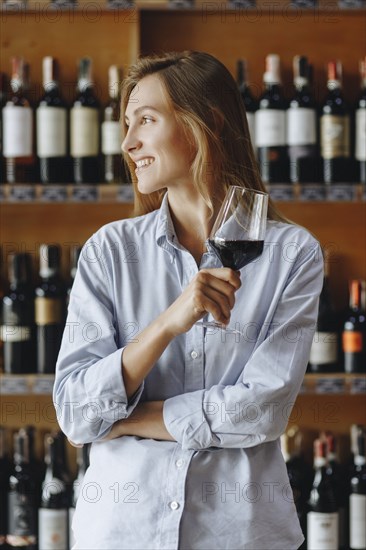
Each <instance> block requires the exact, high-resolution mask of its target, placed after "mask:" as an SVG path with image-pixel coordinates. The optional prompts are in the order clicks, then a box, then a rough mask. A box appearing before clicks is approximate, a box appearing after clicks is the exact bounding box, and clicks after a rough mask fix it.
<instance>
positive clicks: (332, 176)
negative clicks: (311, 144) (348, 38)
mask: <svg viewBox="0 0 366 550" xmlns="http://www.w3.org/2000/svg"><path fill="white" fill-rule="evenodd" d="M327 88H328V94H327V96H326V98H325V100H324V103H323V105H322V109H321V116H320V149H321V156H322V162H323V180H324V182H325V183H327V184H332V183H340V182H343V183H344V182H348V181H349V179H350V113H349V108H348V105H347V104H346V102H345V100H344V98H343V93H342V64H341V62H340V61H330V62H329V63H328V82H327Z"/></svg>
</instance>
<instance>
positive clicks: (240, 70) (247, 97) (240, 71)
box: [236, 59, 258, 149]
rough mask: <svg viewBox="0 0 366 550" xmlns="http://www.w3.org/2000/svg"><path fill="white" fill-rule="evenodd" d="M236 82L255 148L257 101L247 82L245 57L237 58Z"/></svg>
mask: <svg viewBox="0 0 366 550" xmlns="http://www.w3.org/2000/svg"><path fill="white" fill-rule="evenodd" d="M236 82H237V84H238V88H239V92H240V95H241V97H242V100H243V103H244V106H245V112H246V115H247V121H248V126H249V133H250V139H251V141H252V146H253V149H254V148H255V120H254V116H255V115H254V113H255V112H256V111H257V110H258V101H257V100H256V99H255V98H254V96H253V94H252V92H251V90H250V88H249V86H248V82H247V62H246V60H245V59H238V61H237V66H236Z"/></svg>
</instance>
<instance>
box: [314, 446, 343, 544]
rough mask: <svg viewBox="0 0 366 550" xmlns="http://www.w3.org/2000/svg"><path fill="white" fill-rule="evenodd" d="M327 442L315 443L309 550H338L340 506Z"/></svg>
mask: <svg viewBox="0 0 366 550" xmlns="http://www.w3.org/2000/svg"><path fill="white" fill-rule="evenodd" d="M326 456H327V444H326V441H324V440H321V439H316V440H315V441H314V469H315V475H314V481H313V486H312V489H311V491H310V497H309V501H308V509H309V512H308V515H307V542H308V550H335V549H337V548H338V521H339V518H338V506H337V499H336V495H335V492H334V487H333V485H332V482H331V479H330V477H329V476H328V475H327V471H326V470H327V458H326Z"/></svg>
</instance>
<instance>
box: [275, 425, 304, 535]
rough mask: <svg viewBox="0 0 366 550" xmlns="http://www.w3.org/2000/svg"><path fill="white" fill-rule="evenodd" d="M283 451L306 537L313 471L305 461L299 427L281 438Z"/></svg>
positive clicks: (291, 429)
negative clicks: (308, 502)
mask: <svg viewBox="0 0 366 550" xmlns="http://www.w3.org/2000/svg"><path fill="white" fill-rule="evenodd" d="M291 443H292V446H291ZM291 447H292V448H291ZM281 450H282V454H283V457H284V459H285V462H286V468H287V474H288V477H289V481H290V486H291V489H292V492H293V498H294V502H295V506H296V511H297V515H298V518H299V522H300V526H301V529H302V532H303V533H304V535H305V537H306V511H307V501H308V499H309V494H310V489H311V486H312V469H311V467H310V465H308V464H307V462H306V461H305V459H304V455H303V452H302V433H301V432H300V430H299V429H298V427H292V428H290V429H289V430H288V431H287V432H286V433H285V434H283V435H282V436H281Z"/></svg>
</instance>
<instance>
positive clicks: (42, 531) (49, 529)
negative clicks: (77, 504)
mask: <svg viewBox="0 0 366 550" xmlns="http://www.w3.org/2000/svg"><path fill="white" fill-rule="evenodd" d="M67 516H68V513H67V510H51V509H48V508H40V510H39V516H38V518H39V535H38V537H39V550H65V549H66V548H67V538H68V537H67V535H68V523H67Z"/></svg>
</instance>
